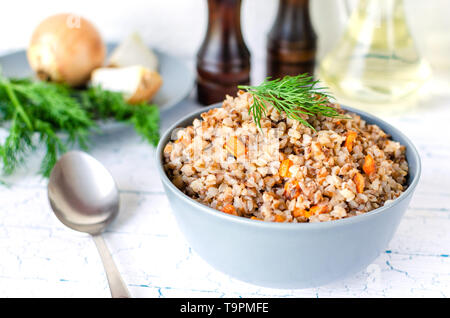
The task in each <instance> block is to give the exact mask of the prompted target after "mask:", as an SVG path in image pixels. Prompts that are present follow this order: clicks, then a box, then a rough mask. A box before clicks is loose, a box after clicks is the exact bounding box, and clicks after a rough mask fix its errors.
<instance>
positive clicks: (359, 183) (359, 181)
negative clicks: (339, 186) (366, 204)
mask: <svg viewBox="0 0 450 318" xmlns="http://www.w3.org/2000/svg"><path fill="white" fill-rule="evenodd" d="M353 182H355V184H356V191H357V192H358V193H363V192H364V185H365V182H364V177H363V175H362V174H360V173H359V172H358V173H356V174H355V176H354V177H353Z"/></svg>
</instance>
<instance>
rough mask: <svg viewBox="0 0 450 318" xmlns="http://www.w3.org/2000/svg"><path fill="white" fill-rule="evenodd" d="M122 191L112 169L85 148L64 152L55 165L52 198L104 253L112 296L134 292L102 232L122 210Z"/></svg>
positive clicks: (64, 217) (61, 215)
mask: <svg viewBox="0 0 450 318" xmlns="http://www.w3.org/2000/svg"><path fill="white" fill-rule="evenodd" d="M119 198H120V196H119V190H118V189H117V186H116V182H115V181H114V179H113V177H112V176H111V174H110V173H109V172H108V170H107V169H106V168H105V167H104V166H103V165H102V164H101V163H100V162H98V161H97V160H96V159H95V158H93V157H91V156H90V155H88V154H87V153H84V152H81V151H71V152H68V153H66V154H65V155H63V156H62V157H61V158H60V159H59V160H58V162H57V163H56V164H55V166H54V167H53V170H52V172H51V174H50V179H49V182H48V199H49V201H50V206H51V207H52V210H53V212H54V213H55V215H56V217H57V218H58V219H59V220H60V221H61V222H62V223H63V224H65V225H66V226H68V227H70V228H71V229H73V230H76V231H80V232H85V233H89V234H91V235H92V238H93V239H94V242H95V245H96V246H97V249H98V251H99V253H100V257H101V259H102V262H103V266H104V268H105V271H106V277H107V278H108V283H109V287H110V290H111V295H112V297H115V298H116V297H118V298H128V297H130V294H129V292H128V289H127V287H126V285H125V283H124V282H123V280H122V278H121V276H120V273H119V271H118V270H117V267H116V265H115V264H114V261H113V259H112V257H111V254H110V253H109V251H108V248H107V246H106V244H105V241H104V240H103V238H102V237H101V233H102V232H103V231H104V230H105V228H106V226H107V225H108V224H109V223H110V222H111V221H112V220H113V219H114V218H115V217H116V216H117V214H118V213H119V204H120V199H119Z"/></svg>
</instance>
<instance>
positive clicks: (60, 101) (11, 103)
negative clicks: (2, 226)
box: [0, 77, 95, 177]
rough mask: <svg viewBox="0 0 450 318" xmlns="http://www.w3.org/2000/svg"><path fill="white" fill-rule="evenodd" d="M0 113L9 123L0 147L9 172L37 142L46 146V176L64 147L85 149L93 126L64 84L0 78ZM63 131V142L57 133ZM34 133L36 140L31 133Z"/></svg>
mask: <svg viewBox="0 0 450 318" xmlns="http://www.w3.org/2000/svg"><path fill="white" fill-rule="evenodd" d="M0 114H1V116H2V118H1V119H2V121H3V122H9V123H10V128H9V135H8V136H7V137H6V140H5V142H4V144H3V145H1V146H0V156H1V159H2V161H3V171H4V172H5V174H11V173H13V172H14V170H15V169H16V168H17V167H18V166H19V165H20V164H22V163H23V162H24V161H25V159H26V157H27V156H28V155H29V153H30V152H31V151H33V150H34V149H35V148H36V146H37V145H38V144H43V145H44V146H45V148H46V153H45V156H44V159H43V160H42V162H41V166H40V173H41V174H42V175H43V176H45V177H48V176H49V175H50V172H51V169H52V168H53V166H54V164H55V163H56V161H57V160H58V158H59V156H60V155H62V154H63V153H64V152H66V151H67V146H69V145H72V144H75V143H77V144H79V145H80V146H81V147H82V148H83V149H86V148H87V136H88V133H89V130H90V128H91V127H93V126H94V125H95V123H94V121H93V120H91V118H90V117H89V114H87V113H86V112H85V111H84V110H83V109H82V108H81V106H80V105H79V103H78V102H77V101H76V100H74V99H73V98H72V97H71V89H70V88H69V87H67V86H65V85H63V84H56V83H47V82H34V81H32V80H30V79H6V78H4V77H0ZM59 132H62V133H66V135H67V136H68V137H67V141H63V140H62V139H61V137H60V136H58V134H57V133H59ZM35 134H37V140H38V143H36V142H34V139H33V135H35Z"/></svg>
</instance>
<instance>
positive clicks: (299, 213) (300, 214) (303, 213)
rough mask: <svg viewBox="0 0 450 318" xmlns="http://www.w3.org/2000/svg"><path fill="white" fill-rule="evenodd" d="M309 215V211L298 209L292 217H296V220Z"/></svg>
mask: <svg viewBox="0 0 450 318" xmlns="http://www.w3.org/2000/svg"><path fill="white" fill-rule="evenodd" d="M307 213H308V211H307V210H305V209H299V208H296V209H294V211H293V212H292V216H293V217H295V218H298V217H300V216H305V214H307Z"/></svg>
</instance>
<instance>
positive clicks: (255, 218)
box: [250, 216, 262, 221]
mask: <svg viewBox="0 0 450 318" xmlns="http://www.w3.org/2000/svg"><path fill="white" fill-rule="evenodd" d="M250 219H252V220H258V221H262V219H260V218H257V217H256V216H252V217H251V218H250Z"/></svg>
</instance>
